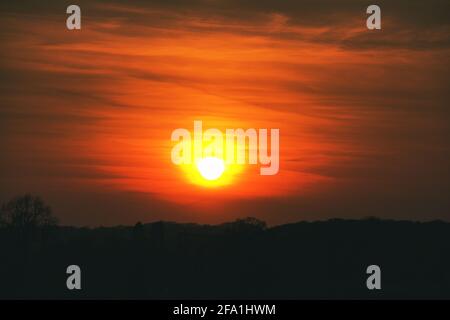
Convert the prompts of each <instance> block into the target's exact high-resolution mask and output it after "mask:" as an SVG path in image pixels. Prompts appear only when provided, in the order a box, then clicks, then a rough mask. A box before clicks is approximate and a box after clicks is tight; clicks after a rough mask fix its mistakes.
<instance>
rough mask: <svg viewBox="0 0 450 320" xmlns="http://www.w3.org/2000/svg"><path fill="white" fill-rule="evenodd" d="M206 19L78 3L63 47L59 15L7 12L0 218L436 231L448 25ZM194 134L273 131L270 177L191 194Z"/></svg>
mask: <svg viewBox="0 0 450 320" xmlns="http://www.w3.org/2000/svg"><path fill="white" fill-rule="evenodd" d="M169 3H170V2H169ZM213 3H214V4H212V5H211V6H210V7H208V6H207V5H206V7H205V6H194V5H193V6H192V7H189V6H187V5H185V6H182V5H181V6H171V5H170V4H168V5H165V4H164V3H158V2H156V3H155V4H154V5H143V4H141V3H140V2H139V1H137V2H136V3H131V4H126V5H125V4H123V3H120V2H109V3H106V2H98V1H91V2H90V3H86V4H83V3H81V4H80V6H81V8H82V19H83V20H82V30H81V31H73V32H72V31H68V30H66V29H65V17H66V15H65V14H64V11H65V10H64V8H63V10H60V9H61V8H60V7H59V6H56V5H48V7H43V8H38V9H36V10H35V11H31V10H29V9H28V8H27V7H26V4H24V5H22V6H20V5H17V7H14V6H13V5H11V8H5V9H4V10H3V12H4V13H5V14H4V15H3V16H2V19H1V31H0V35H1V39H2V52H1V54H0V55H1V58H0V61H1V62H0V67H1V69H2V72H1V74H2V79H1V91H2V97H1V98H0V99H1V107H0V108H1V109H0V112H1V120H0V124H1V127H2V128H1V129H0V130H1V135H2V138H1V139H0V144H1V147H2V150H3V153H2V154H3V156H2V159H1V160H0V161H1V162H0V163H1V170H2V171H1V172H2V175H1V178H0V179H1V182H0V184H1V186H0V192H1V193H0V195H1V196H2V200H4V199H3V198H5V199H7V198H8V197H9V196H12V195H14V194H17V193H23V192H33V193H37V194H41V195H42V196H43V197H44V198H45V199H46V200H47V201H48V202H49V203H50V204H51V205H53V207H54V209H55V213H56V214H57V215H60V219H61V220H62V222H63V223H67V224H87V225H91V224H92V225H98V224H103V225H109V224H116V223H134V222H135V221H137V220H143V221H151V220H155V219H164V220H182V221H187V220H190V221H200V222H220V221H226V220H229V219H231V218H235V217H239V216H246V215H252V216H258V217H261V218H263V219H265V220H267V221H269V222H270V223H280V222H286V221H293V220H300V219H322V218H326V217H334V216H339V217H358V216H364V215H369V214H373V215H382V216H385V217H393V218H409V219H434V218H444V219H448V218H449V216H448V214H449V211H448V209H449V207H448V204H449V202H448V199H447V195H448V191H449V188H448V187H449V184H448V181H449V179H448V178H449V171H448V163H449V162H448V160H449V157H448V156H449V153H448V142H447V141H448V140H447V138H448V136H449V135H448V133H449V130H448V129H449V122H448V120H449V119H448V115H449V113H448V109H447V108H448V100H449V93H448V80H449V79H448V74H449V73H448V71H449V42H448V40H449V35H450V32H449V30H450V29H449V25H448V23H443V22H440V21H439V17H437V18H436V21H435V23H434V24H433V23H432V22H430V21H429V20H428V19H429V17H428V15H429V14H430V13H429V12H427V11H423V10H422V12H424V13H423V14H424V17H423V21H422V20H420V19H417V16H411V17H409V20H408V19H407V18H405V17H404V16H403V15H402V14H403V13H401V12H402V11H401V7H400V8H397V7H389V6H387V5H386V10H385V11H386V12H387V13H386V15H385V18H384V15H383V30H382V31H379V32H378V33H376V32H369V31H368V30H367V29H366V28H365V10H364V7H363V6H362V8H363V9H361V6H360V5H359V6H356V3H357V1H349V4H348V7H345V8H344V9H346V10H347V11H345V10H344V9H342V10H337V11H331V9H330V10H329V11H326V10H325V11H324V9H323V8H322V7H323V6H326V4H323V6H322V7H321V6H319V5H317V8H315V7H314V6H313V5H311V4H310V3H309V4H308V6H307V8H308V11H307V12H308V14H309V15H308V17H307V19H302V17H303V16H302V13H301V10H300V9H299V10H298V11H295V10H290V9H289V8H276V6H277V5H276V4H273V5H274V9H271V7H270V6H269V5H267V7H264V8H261V10H260V11H258V10H256V11H255V12H254V14H251V15H250V13H251V12H253V11H252V10H253V9H254V8H248V7H246V6H243V7H242V8H241V7H239V5H238V4H234V6H235V8H234V7H233V6H232V4H233V3H234V2H229V3H227V4H228V5H227V6H225V5H224V6H222V5H221V2H219V1H218V2H213ZM329 3H331V2H330V1H329ZM352 4H353V6H352ZM233 8H234V9H235V10H237V11H233V10H232V9H233ZM288 9H289V10H288ZM389 9H391V11H389ZM416 9H417V11H420V10H421V8H416ZM413 11H414V10H413ZM233 12H239V13H240V14H233ZM383 12H384V11H383ZM331 13H333V14H331ZM414 14H415V15H418V14H420V12H416V11H414ZM324 16H325V17H329V18H328V19H323V17H324ZM314 17H316V19H314ZM419 17H420V16H419ZM413 19H415V20H416V21H418V23H417V25H414V23H412V22H411V21H410V20H413ZM194 120H202V121H203V124H204V127H205V129H206V128H208V127H216V128H219V129H222V130H224V129H225V128H244V129H246V128H279V129H280V172H279V174H278V175H275V176H260V175H259V174H258V170H259V167H258V166H256V167H246V169H245V170H244V172H243V173H242V174H239V175H237V176H236V178H235V181H234V183H232V184H230V185H228V186H226V187H221V188H214V189H208V188H204V187H201V186H196V185H192V184H190V183H189V181H188V179H186V177H185V176H184V173H183V171H182V170H180V168H177V167H176V166H174V165H173V164H172V163H171V160H170V149H171V147H172V145H173V143H171V141H170V135H171V132H172V130H174V129H176V128H187V129H191V130H192V126H193V121H194Z"/></svg>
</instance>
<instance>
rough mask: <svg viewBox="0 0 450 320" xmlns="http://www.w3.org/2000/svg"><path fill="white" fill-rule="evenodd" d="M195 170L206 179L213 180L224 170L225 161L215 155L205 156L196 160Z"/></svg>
mask: <svg viewBox="0 0 450 320" xmlns="http://www.w3.org/2000/svg"><path fill="white" fill-rule="evenodd" d="M197 170H198V171H199V172H200V175H201V176H202V177H203V178H205V179H206V180H209V181H214V180H217V179H219V178H220V177H221V176H222V174H223V172H224V171H225V162H224V161H223V160H222V159H219V158H216V157H206V158H203V159H201V160H199V161H198V162H197Z"/></svg>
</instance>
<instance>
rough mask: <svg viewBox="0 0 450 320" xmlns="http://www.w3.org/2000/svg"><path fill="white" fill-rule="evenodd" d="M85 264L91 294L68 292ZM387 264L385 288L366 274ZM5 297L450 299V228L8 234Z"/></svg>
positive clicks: (165, 225) (2, 257)
mask: <svg viewBox="0 0 450 320" xmlns="http://www.w3.org/2000/svg"><path fill="white" fill-rule="evenodd" d="M73 264H75V265H78V266H80V268H81V274H82V281H81V283H82V289H81V290H78V291H77V290H73V291H70V290H68V289H67V287H66V279H67V277H68V275H67V274H66V268H67V267H68V266H69V265H73ZM372 264H375V265H379V266H380V267H381V285H382V288H381V290H373V291H370V290H368V289H367V287H366V279H367V277H368V275H367V274H366V268H367V266H369V265H372ZM0 297H1V298H157V299H165V298H170V299H173V298H175V299H177V298H191V299H192V298H194V299H195V298H256V299H260V298H272V299H273V298H274V299H278V298H289V299H301V298H382V299H386V298H387V299H390V298H450V223H444V222H439V221H437V222H427V223H416V222H407V221H386V220H377V219H365V220H329V221H324V222H299V223H294V224H288V225H283V226H278V227H273V228H265V225H264V223H262V222H260V221H258V220H255V219H245V220H239V221H236V222H233V223H228V224H223V225H217V226H210V225H197V224H177V223H170V222H156V223H150V224H137V225H136V226H133V227H122V226H120V227H112V228H96V229H87V228H73V227H51V228H47V229H39V230H33V231H32V232H31V231H24V230H14V229H9V228H3V229H0Z"/></svg>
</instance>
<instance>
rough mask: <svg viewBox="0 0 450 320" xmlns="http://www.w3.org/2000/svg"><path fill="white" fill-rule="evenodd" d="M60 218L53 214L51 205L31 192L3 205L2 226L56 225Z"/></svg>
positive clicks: (28, 227) (26, 227) (0, 224)
mask: <svg viewBox="0 0 450 320" xmlns="http://www.w3.org/2000/svg"><path fill="white" fill-rule="evenodd" d="M57 223H58V220H57V219H56V218H55V217H54V216H53V215H52V210H51V208H50V206H48V205H46V204H45V203H44V201H43V200H42V199H41V198H40V197H38V196H33V195H30V194H26V195H23V196H18V197H15V198H13V199H11V200H10V201H8V202H6V203H5V204H3V205H2V208H1V210H0V226H4V227H11V228H14V229H21V230H29V229H33V228H37V227H47V226H54V225H56V224H57Z"/></svg>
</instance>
